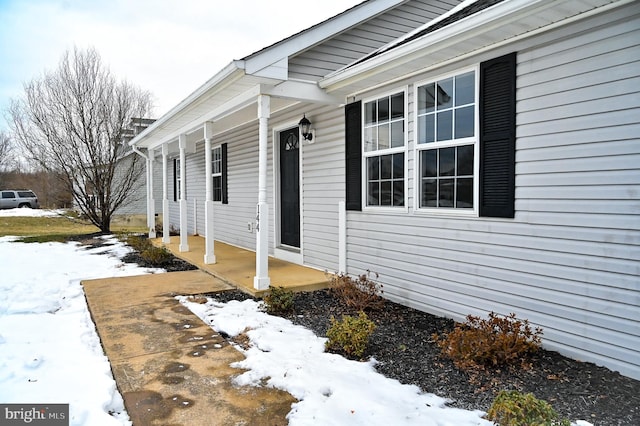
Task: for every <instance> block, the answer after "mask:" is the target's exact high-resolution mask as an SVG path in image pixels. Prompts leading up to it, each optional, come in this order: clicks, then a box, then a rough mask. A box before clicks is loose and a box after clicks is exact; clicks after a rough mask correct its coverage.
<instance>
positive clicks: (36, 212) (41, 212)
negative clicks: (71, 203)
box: [0, 208, 66, 217]
mask: <svg viewBox="0 0 640 426" xmlns="http://www.w3.org/2000/svg"><path fill="white" fill-rule="evenodd" d="M65 213H66V210H64V209H57V210H46V209H27V208H22V209H4V210H0V217H17V216H22V217H48V216H61V215H63V214H65Z"/></svg>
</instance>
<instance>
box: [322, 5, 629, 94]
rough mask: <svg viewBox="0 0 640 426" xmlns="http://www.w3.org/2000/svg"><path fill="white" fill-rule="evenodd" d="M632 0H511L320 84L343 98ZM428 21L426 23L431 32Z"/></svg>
mask: <svg viewBox="0 0 640 426" xmlns="http://www.w3.org/2000/svg"><path fill="white" fill-rule="evenodd" d="M630 1H633V0H618V1H615V0H563V1H556V0H511V1H505V2H501V3H498V4H496V5H494V6H492V7H489V8H487V9H485V10H482V11H480V12H477V13H475V14H473V15H470V16H467V17H466V18H463V19H460V20H459V21H456V22H454V23H452V24H449V25H447V26H445V27H443V28H440V29H437V30H434V31H432V32H428V31H426V34H425V35H424V36H422V37H419V38H416V39H414V40H411V41H409V42H404V41H403V39H399V40H398V41H397V42H396V43H395V44H394V43H391V44H390V45H387V46H385V47H383V48H381V49H380V50H379V51H378V52H376V53H375V54H373V55H371V56H370V57H369V58H366V59H361V60H360V61H358V62H356V63H354V64H352V65H349V66H347V67H345V68H342V69H340V70H338V71H335V72H334V73H332V74H330V75H328V76H327V77H326V78H325V79H324V80H322V81H320V82H319V85H320V87H322V88H324V89H326V90H327V91H328V92H329V93H331V94H332V95H334V96H339V97H342V98H345V97H349V96H356V95H358V94H360V93H363V92H365V91H367V90H370V89H371V88H374V87H377V86H382V85H385V84H389V83H391V82H394V81H399V80H402V79H405V78H409V77H411V76H413V75H415V74H418V73H423V72H425V71H427V70H429V69H433V68H436V67H440V66H443V65H446V64H447V63H449V62H453V61H458V60H460V59H462V58H464V57H465V56H468V55H473V54H477V53H479V52H482V51H484V50H487V49H493V48H496V47H499V46H501V45H503V44H506V43H510V42H513V41H514V40H518V39H520V38H523V37H528V36H530V35H533V34H535V33H537V32H540V31H545V30H547V29H549V28H551V27H553V26H558V25H562V24H564V23H568V22H571V21H573V20H576V19H581V18H583V17H586V16H589V15H591V14H594V13H599V12H600V11H602V10H605V9H611V8H615V7H618V6H621V5H624V4H627V3H629V2H630ZM428 26H429V24H427V25H426V26H425V27H423V30H425V29H426V30H428Z"/></svg>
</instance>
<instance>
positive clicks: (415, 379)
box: [80, 234, 640, 426]
mask: <svg viewBox="0 0 640 426" xmlns="http://www.w3.org/2000/svg"><path fill="white" fill-rule="evenodd" d="M98 237H99V234H97V235H96V236H95V238H84V240H83V241H80V242H81V243H82V244H86V245H89V246H100V245H101V244H100V243H101V241H103V240H101V239H100V238H98ZM103 244H104V243H103ZM122 260H123V261H125V262H131V263H137V264H139V265H141V266H144V267H157V266H158V265H151V264H147V262H145V261H144V259H142V258H141V257H140V256H139V254H138V253H136V252H133V253H130V254H129V255H127V256H125V258H123V259H122ZM160 267H164V268H165V269H167V271H184V270H191V269H196V267H195V266H193V265H191V264H189V263H188V262H185V261H182V260H180V259H177V258H174V259H173V260H172V261H171V262H169V264H167V265H163V266H160ZM210 296H213V297H215V298H216V299H218V300H220V301H222V302H226V301H230V300H245V299H249V298H251V296H249V295H247V294H246V293H243V292H241V291H237V290H233V291H225V292H222V293H216V294H214V295H210ZM367 314H368V316H369V318H370V319H371V320H372V321H374V322H375V323H376V326H377V328H376V330H375V332H374V333H373V335H372V336H371V339H370V341H369V345H368V347H367V350H366V352H365V354H364V356H363V359H369V358H370V357H373V358H374V359H375V360H376V361H378V364H377V365H376V369H377V370H378V371H379V372H380V373H382V374H384V375H385V376H387V377H390V378H393V379H397V380H398V381H400V382H401V383H406V384H414V385H417V386H418V387H420V388H421V389H422V390H423V391H424V392H429V393H434V394H436V395H438V396H441V397H445V398H448V399H449V400H450V401H451V402H450V404H449V405H451V406H453V407H458V408H464V409H470V410H476V409H480V410H483V411H487V410H488V409H489V406H490V405H491V402H492V401H493V399H494V398H495V396H496V394H497V393H498V392H499V391H500V390H518V391H521V392H531V393H533V394H534V395H535V396H536V397H537V398H539V399H544V400H546V401H547V402H549V403H550V404H551V405H552V406H553V408H554V409H555V410H556V411H558V413H559V414H560V415H561V416H563V417H566V418H569V419H570V420H573V421H575V420H577V419H582V420H587V421H589V422H591V423H593V424H594V425H596V426H600V425H620V426H622V425H625V426H627V425H628V426H637V425H640V381H638V380H634V379H631V378H628V377H625V376H622V375H620V374H619V373H617V372H613V371H611V370H609V369H607V368H604V367H598V366H596V365H595V364H593V363H589V362H580V361H577V360H573V359H570V358H567V357H564V356H562V355H560V354H559V353H557V352H552V351H547V350H540V351H539V352H538V353H537V354H536V355H534V357H533V358H532V359H531V360H530V362H531V364H532V368H530V369H522V368H506V369H501V370H491V371H485V372H465V371H462V370H460V369H458V368H457V367H456V366H455V365H454V364H453V362H452V361H450V360H449V359H446V358H442V357H441V356H440V350H439V348H438V347H437V345H436V344H435V343H434V341H433V339H432V337H431V336H432V335H433V334H434V333H440V334H441V333H446V332H449V331H451V330H452V329H453V327H454V322H453V321H452V320H449V319H446V318H442V317H437V316H434V315H430V314H427V313H425V312H421V311H418V310H416V309H412V308H409V307H406V306H402V305H399V304H397V303H393V302H390V301H387V302H386V303H385V304H384V307H383V308H382V309H380V310H378V311H370V312H367ZM342 315H356V313H355V312H353V311H350V310H349V309H348V308H347V307H346V306H345V305H344V304H342V303H341V302H340V300H338V299H337V298H336V297H334V295H333V294H332V293H331V291H329V290H318V291H313V292H306V293H296V295H295V312H293V313H291V314H287V315H284V316H285V317H286V318H288V319H289V320H291V321H292V322H293V323H295V324H300V325H303V326H305V327H307V328H309V329H310V330H312V331H314V332H315V333H316V335H318V336H323V337H326V331H327V329H328V327H329V320H330V318H331V316H334V317H336V318H338V319H340V318H341V317H342ZM342 355H345V356H346V354H342Z"/></svg>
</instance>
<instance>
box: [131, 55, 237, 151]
mask: <svg viewBox="0 0 640 426" xmlns="http://www.w3.org/2000/svg"><path fill="white" fill-rule="evenodd" d="M236 74H241V75H244V74H245V61H243V60H234V61H231V62H230V63H229V64H228V65H227V66H226V67H224V68H223V69H222V70H220V71H219V72H218V73H217V74H215V75H214V76H213V77H211V78H210V79H209V80H207V81H206V82H205V83H204V84H203V85H202V86H200V87H198V88H197V89H196V90H195V91H194V92H192V93H191V94H190V95H189V96H187V97H186V98H185V99H183V100H182V101H181V102H180V103H179V104H178V105H176V106H175V107H173V108H171V109H170V110H169V111H168V112H166V113H165V114H164V115H163V116H162V117H160V118H159V119H158V120H156V121H155V122H154V123H153V124H152V125H151V126H149V127H147V128H146V129H144V130H143V131H142V132H140V133H139V134H138V135H136V136H135V137H134V138H133V139H131V140H130V141H129V146H131V147H135V146H136V145H137V144H139V143H141V142H142V141H143V140H144V139H146V138H147V137H148V136H150V134H151V133H153V132H154V131H155V130H156V129H158V128H160V127H162V125H164V124H165V123H166V122H167V121H169V120H171V119H172V118H173V117H174V116H175V115H177V114H178V113H180V112H181V111H182V110H184V109H186V108H187V107H188V106H189V105H191V104H192V103H194V102H195V101H196V100H197V99H198V98H200V97H201V96H203V95H204V94H206V93H207V92H208V91H210V90H211V89H213V88H214V87H216V86H217V85H220V84H221V83H222V82H223V81H225V80H227V79H229V78H231V77H233V76H234V75H236ZM134 150H135V149H134ZM138 153H139V154H141V153H140V152H138ZM141 155H142V156H143V157H144V154H141Z"/></svg>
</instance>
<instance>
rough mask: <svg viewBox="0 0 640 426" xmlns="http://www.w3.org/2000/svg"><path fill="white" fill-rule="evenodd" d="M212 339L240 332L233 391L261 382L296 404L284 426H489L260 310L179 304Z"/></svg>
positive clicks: (249, 304)
mask: <svg viewBox="0 0 640 426" xmlns="http://www.w3.org/2000/svg"><path fill="white" fill-rule="evenodd" d="M178 300H180V302H181V303H183V304H184V305H186V306H187V307H188V308H189V309H191V311H192V312H193V313H195V314H196V315H198V316H199V317H200V318H201V319H202V320H203V321H205V322H206V323H207V324H209V325H211V327H212V328H214V329H215V330H216V331H222V332H224V333H227V334H229V335H230V336H236V335H238V334H240V333H242V332H243V331H244V330H246V329H247V328H248V329H250V331H248V332H247V336H248V337H249V338H250V340H251V347H250V348H249V349H248V350H242V349H241V348H239V349H240V350H242V352H243V353H244V355H245V356H246V359H245V360H243V361H240V362H236V363H234V364H232V366H233V367H237V368H242V369H246V370H247V371H246V372H243V373H242V374H239V375H238V377H236V379H235V383H236V384H238V385H253V386H260V385H261V383H263V382H266V385H267V386H273V387H275V388H278V389H283V390H286V391H288V392H289V393H291V394H292V395H293V396H294V397H296V398H297V399H298V400H300V402H298V403H296V404H293V407H292V411H291V412H290V413H289V415H288V416H287V418H288V420H289V424H290V425H349V426H352V425H423V426H436V425H440V426H444V425H451V426H454V425H455V426H465V425H492V424H493V423H492V422H489V421H487V420H485V419H482V415H483V414H484V413H482V412H481V411H467V410H462V409H457V408H451V407H447V406H446V405H445V404H446V400H445V399H443V398H440V397H438V396H436V395H433V394H427V393H422V392H421V391H420V389H419V388H418V387H417V386H414V385H403V384H401V383H400V382H398V381H397V380H393V379H389V378H387V377H385V376H383V375H381V374H379V373H377V372H376V371H375V369H374V365H375V360H371V361H369V362H357V361H350V360H347V359H346V358H344V357H342V356H339V355H335V354H331V353H326V352H324V342H325V340H326V339H324V338H320V337H317V336H316V335H315V334H314V333H313V332H312V331H310V330H308V329H306V328H304V327H302V326H299V325H294V324H293V323H291V322H290V321H289V320H286V319H284V318H280V317H276V316H271V315H267V314H266V313H264V312H262V311H261V310H260V305H261V304H262V302H255V301H253V300H245V301H244V302H238V301H231V302H228V303H220V302H217V301H215V300H214V299H208V302H207V303H206V304H198V303H193V302H189V299H188V298H186V297H179V298H178Z"/></svg>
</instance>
